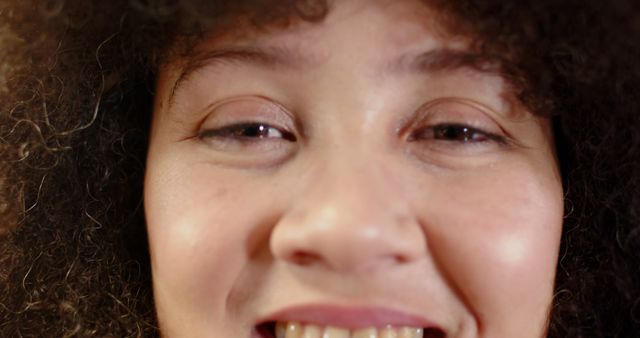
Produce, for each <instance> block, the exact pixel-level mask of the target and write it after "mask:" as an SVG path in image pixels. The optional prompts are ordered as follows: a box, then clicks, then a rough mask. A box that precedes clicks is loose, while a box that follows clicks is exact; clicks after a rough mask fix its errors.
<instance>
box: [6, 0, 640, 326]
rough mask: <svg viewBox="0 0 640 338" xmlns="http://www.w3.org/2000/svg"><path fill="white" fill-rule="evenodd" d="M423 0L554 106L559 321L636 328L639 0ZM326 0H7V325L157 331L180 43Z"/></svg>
mask: <svg viewBox="0 0 640 338" xmlns="http://www.w3.org/2000/svg"><path fill="white" fill-rule="evenodd" d="M425 2H426V3H427V5H428V6H432V7H433V8H435V9H437V13H438V20H440V22H441V23H442V24H443V25H444V27H445V28H446V34H451V35H456V34H459V35H461V36H466V37H471V38H472V39H473V41H474V46H473V48H475V49H477V50H478V51H481V52H482V53H484V54H486V55H488V56H491V57H492V58H493V59H496V58H497V59H498V60H500V65H501V71H502V73H503V74H504V76H505V77H506V78H508V79H509V80H510V82H511V83H512V84H513V85H514V86H515V87H516V89H517V92H518V93H519V95H518V96H519V98H520V100H521V101H522V102H523V103H524V104H525V105H526V106H528V107H529V108H530V109H531V110H532V111H534V112H535V113H537V114H541V115H545V116H549V117H550V118H551V119H552V121H553V125H554V135H555V139H556V147H557V151H558V154H559V158H560V162H561V170H562V176H563V185H564V191H565V215H566V216H565V219H564V227H563V237H562V243H561V257H560V259H559V262H558V268H557V275H556V294H555V297H554V303H553V308H552V313H551V317H550V323H549V331H548V336H549V337H575V338H579V337H582V338H586V337H635V336H638V335H639V334H640V61H639V60H640V48H639V47H638V46H637V43H638V41H640V3H638V2H637V1H633V0H613V1H608V2H606V3H604V2H602V1H596V0H588V1H584V0H582V1H579V0H566V1H553V0H548V1H542V0H538V1H517V2H516V1H512V2H504V1H491V0H482V1H480V0H477V1H472V0H458V1H446V0H430V1H425ZM330 7H331V4H330V3H326V2H324V1H312V0H286V1H284V0H279V1H270V0H242V1H223V0H219V1H206V0H182V1H164V0H111V1H106V2H102V1H99V2H94V1H81V0H66V1H65V0H48V1H34V0H31V1H20V2H18V1H10V0H0V102H1V103H2V104H1V105H0V220H2V223H0V336H2V337H43V336H61V337H88V336H91V337H93V336H117V337H147V336H158V335H159V332H158V329H157V325H156V322H155V318H154V305H153V297H152V293H151V282H150V280H151V278H150V274H151V271H150V264H149V257H148V252H147V239H146V232H145V228H144V215H143V211H142V208H141V203H142V202H141V200H142V188H143V187H142V181H143V175H144V159H145V153H146V147H147V144H146V142H147V134H148V127H149V120H150V116H151V113H152V106H151V103H152V98H153V88H154V74H155V71H156V70H157V68H158V66H159V65H160V64H161V63H162V60H164V59H165V58H167V57H169V56H168V55H167V52H165V50H166V49H167V48H166V47H167V46H174V47H175V48H172V49H171V50H172V51H173V52H178V53H185V52H188V50H189V48H190V47H191V46H192V45H193V43H194V41H197V40H198V39H199V38H201V37H202V35H203V34H208V33H210V32H214V33H215V32H216V31H222V30H224V29H229V26H230V25H233V24H234V23H235V22H237V20H238V19H241V20H243V21H244V22H247V23H250V24H251V25H253V26H255V27H256V28H258V29H266V28H269V27H279V26H287V25H291V24H293V23H294V22H295V21H296V20H304V21H312V22H314V21H320V20H323V18H324V17H325V16H326V15H327V13H328V12H329V11H330V9H331V8H330ZM182 37H186V38H187V39H181V40H185V41H187V43H186V44H184V45H181V46H180V47H179V48H178V47H176V46H175V41H176V39H177V38H182Z"/></svg>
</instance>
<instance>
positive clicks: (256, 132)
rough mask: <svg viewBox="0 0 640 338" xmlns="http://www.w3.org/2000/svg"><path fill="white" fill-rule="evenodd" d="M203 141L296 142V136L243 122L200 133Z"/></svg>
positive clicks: (268, 125)
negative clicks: (277, 140) (279, 140)
mask: <svg viewBox="0 0 640 338" xmlns="http://www.w3.org/2000/svg"><path fill="white" fill-rule="evenodd" d="M199 137H200V138H201V139H207V138H212V139H228V140H236V141H239V142H255V141H259V140H261V139H282V140H285V141H288V142H296V136H295V135H294V134H293V133H291V132H288V131H286V130H284V129H282V128H278V127H274V126H272V125H270V124H267V123H262V122H242V123H236V124H232V125H229V126H223V127H220V128H217V129H210V130H204V131H202V132H200V134H199Z"/></svg>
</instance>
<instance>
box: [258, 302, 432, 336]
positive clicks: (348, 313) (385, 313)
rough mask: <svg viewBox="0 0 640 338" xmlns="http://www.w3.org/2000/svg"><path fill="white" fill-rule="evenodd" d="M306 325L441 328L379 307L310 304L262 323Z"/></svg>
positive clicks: (287, 310) (354, 327)
mask: <svg viewBox="0 0 640 338" xmlns="http://www.w3.org/2000/svg"><path fill="white" fill-rule="evenodd" d="M276 321H279V322H289V321H291V322H302V323H312V324H315V325H321V326H338V327H342V328H346V329H350V330H354V329H359V328H366V327H378V328H381V327H386V326H388V325H391V326H395V327H403V326H408V327H416V328H436V329H439V327H438V326H437V325H436V324H435V323H433V322H431V321H429V320H428V319H426V318H423V317H422V316H419V315H416V314H412V313H407V312H404V311H401V310H395V309H390V308H384V307H376V306H344V305H332V304H306V305H296V306H291V307H287V308H284V309H281V310H278V311H275V312H274V313H271V314H269V315H267V316H265V317H264V318H263V319H262V320H261V321H260V322H261V323H265V322H276Z"/></svg>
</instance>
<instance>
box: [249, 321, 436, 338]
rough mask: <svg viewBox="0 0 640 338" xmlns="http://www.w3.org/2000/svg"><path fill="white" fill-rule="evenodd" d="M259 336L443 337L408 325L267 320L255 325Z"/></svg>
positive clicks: (430, 329)
mask: <svg viewBox="0 0 640 338" xmlns="http://www.w3.org/2000/svg"><path fill="white" fill-rule="evenodd" d="M256 331H257V334H258V337H260V338H444V337H445V334H444V332H443V331H442V330H440V329H437V328H416V327H410V326H400V327H398V326H392V325H387V326H386V327H381V328H376V327H366V328H359V329H348V328H344V327H337V326H322V325H317V324H312V323H302V322H281V321H278V322H267V323H263V324H260V325H258V326H257V327H256Z"/></svg>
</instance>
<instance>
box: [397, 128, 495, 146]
mask: <svg viewBox="0 0 640 338" xmlns="http://www.w3.org/2000/svg"><path fill="white" fill-rule="evenodd" d="M423 140H436V141H447V142H452V143H453V142H456V143H463V144H469V143H483V142H490V141H494V142H497V143H499V144H504V143H505V140H504V138H503V137H501V136H499V135H495V134H492V133H488V132H485V131H483V130H480V129H478V128H473V127H470V126H467V125H464V124H457V123H442V124H437V125H434V126H428V127H425V128H421V129H418V130H416V131H414V132H413V133H412V134H411V135H410V136H409V141H423Z"/></svg>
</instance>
